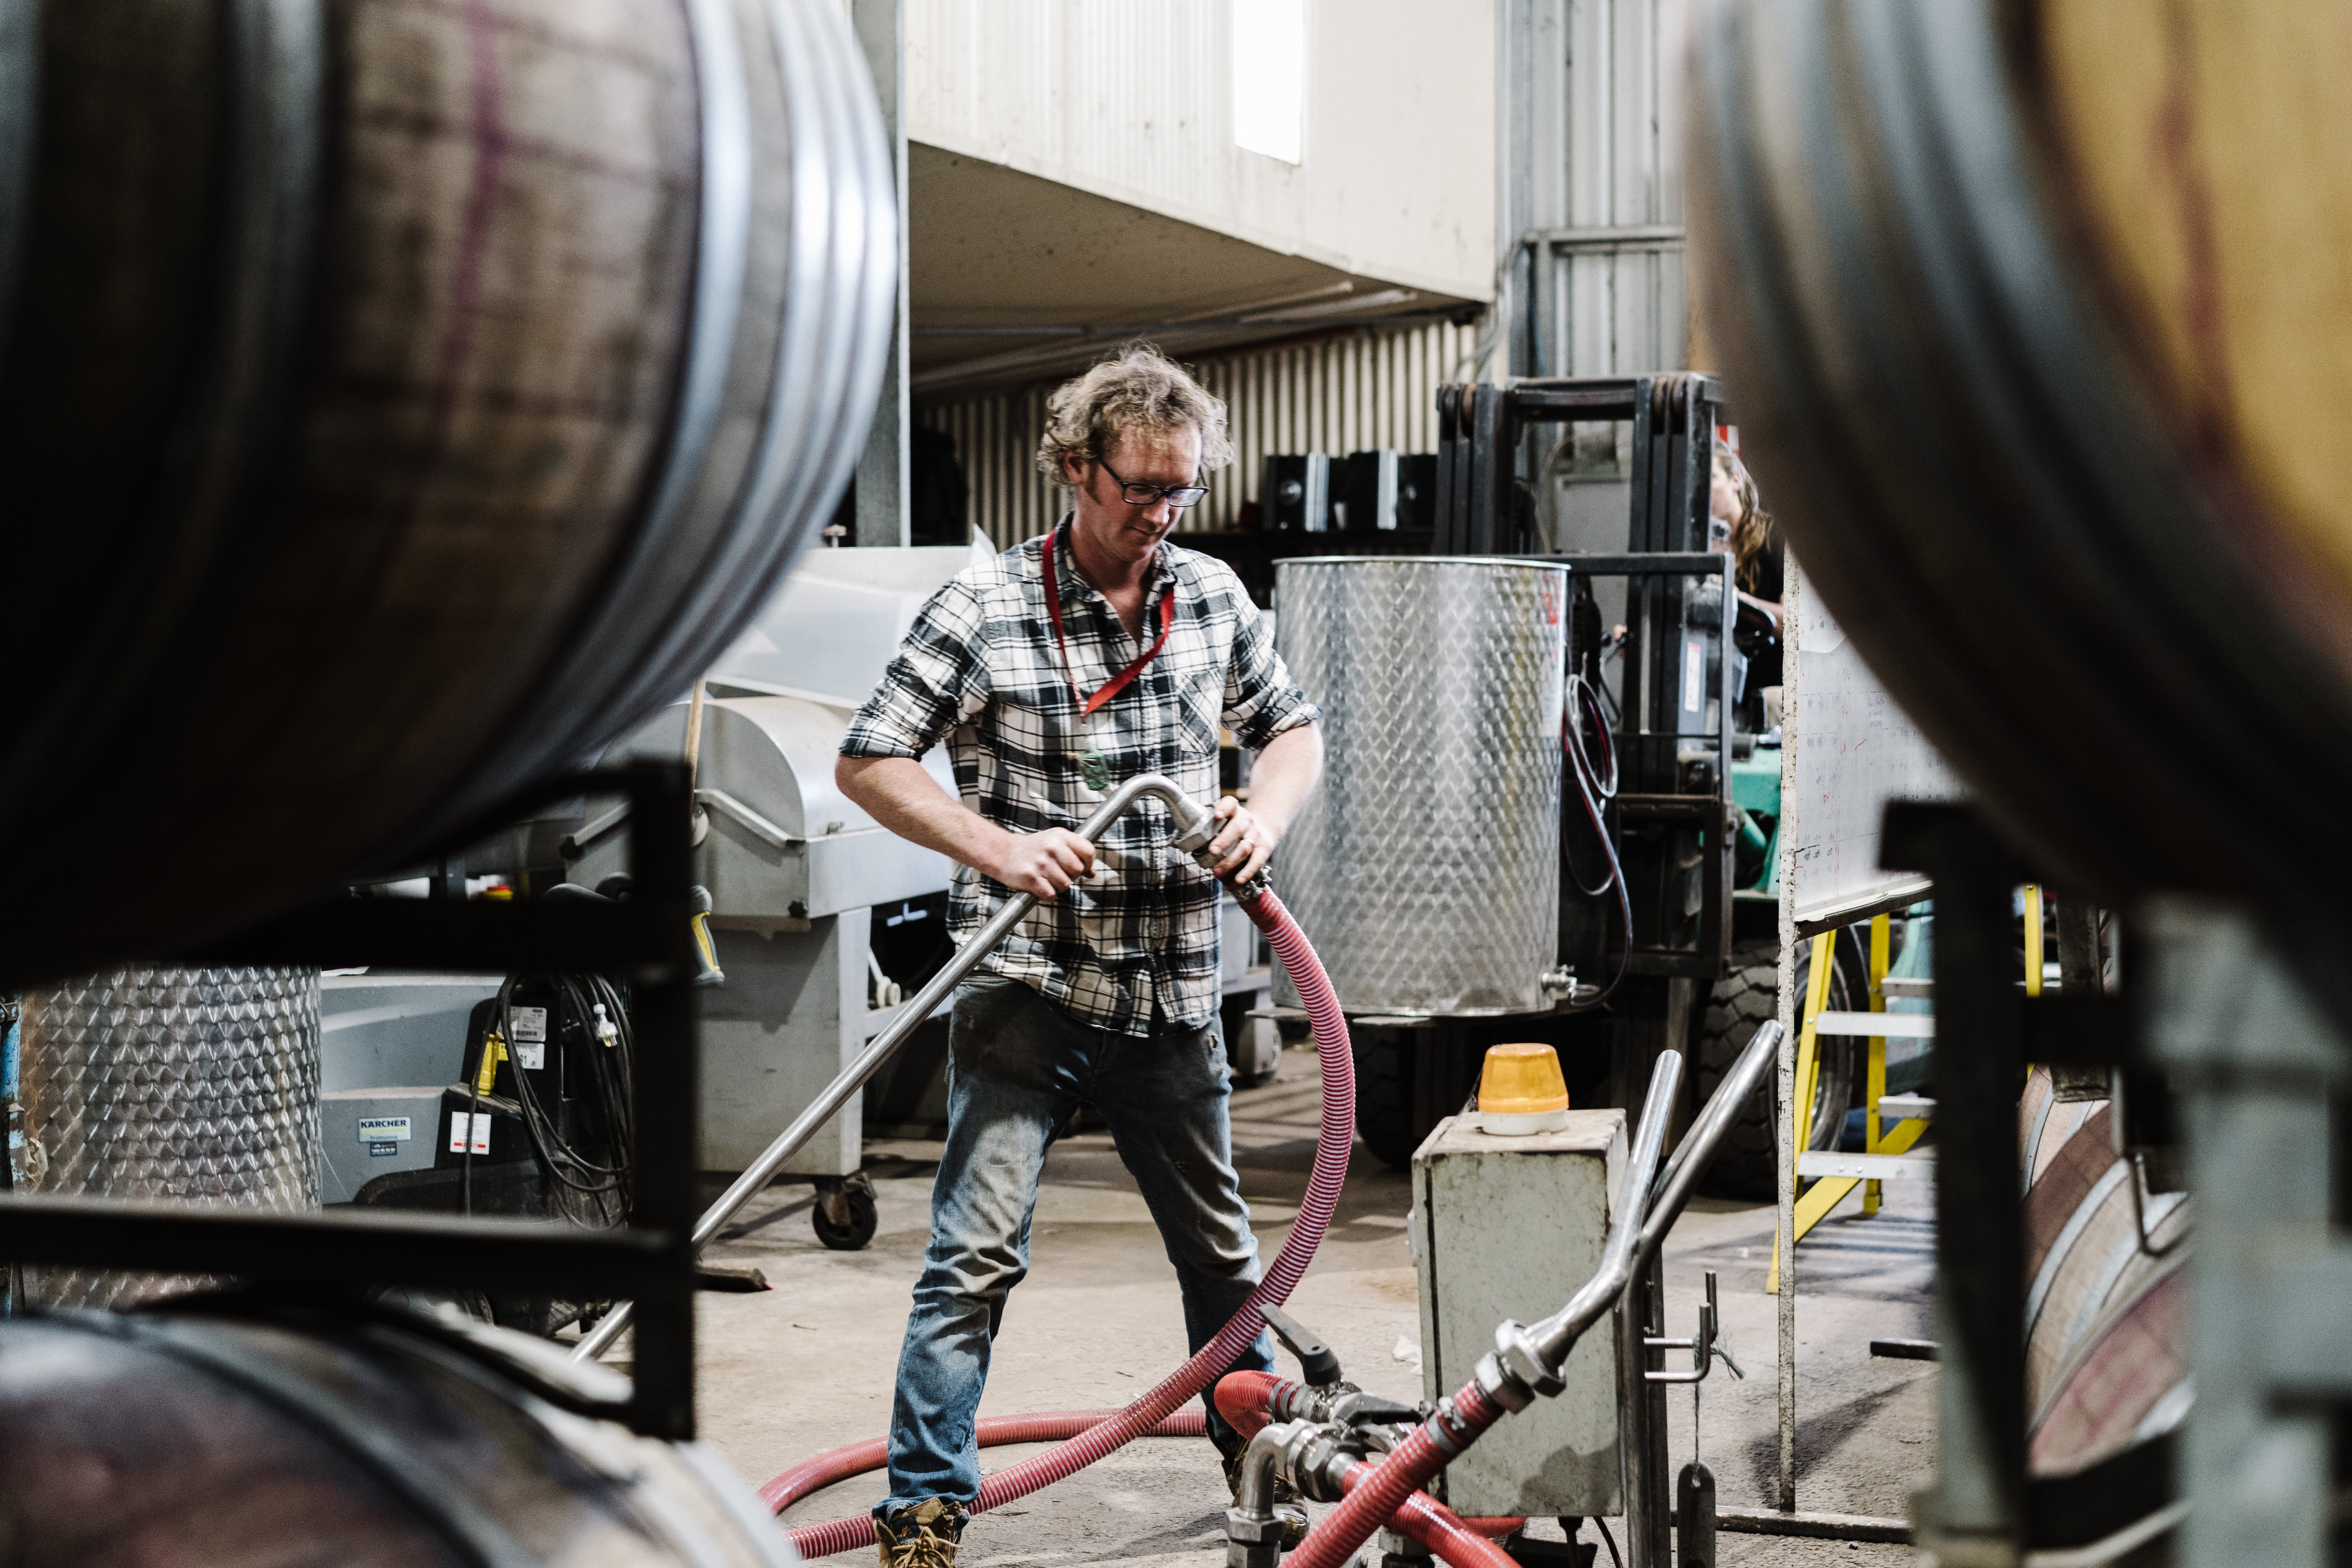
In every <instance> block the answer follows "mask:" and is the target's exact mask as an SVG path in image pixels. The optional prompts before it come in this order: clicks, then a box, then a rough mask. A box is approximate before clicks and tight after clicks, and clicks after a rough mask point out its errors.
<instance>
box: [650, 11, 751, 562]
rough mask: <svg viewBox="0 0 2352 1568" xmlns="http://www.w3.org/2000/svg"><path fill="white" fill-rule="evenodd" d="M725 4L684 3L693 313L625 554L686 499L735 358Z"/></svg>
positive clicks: (744, 117) (741, 213)
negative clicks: (694, 150) (697, 175)
mask: <svg viewBox="0 0 2352 1568" xmlns="http://www.w3.org/2000/svg"><path fill="white" fill-rule="evenodd" d="M731 11H732V7H730V5H728V3H727V0H687V4H686V16H687V33H688V43H689V47H691V48H692V50H693V54H694V79H695V89H696V90H695V98H696V102H697V106H698V112H699V116H700V125H699V129H700V132H701V140H702V147H701V153H702V162H701V180H700V184H699V188H698V191H697V193H696V213H695V237H694V251H695V254H694V309H693V316H692V320H691V321H690V323H689V325H688V331H687V343H686V364H685V367H684V369H683V370H682V371H681V372H680V374H679V375H678V389H677V404H676V405H675V406H674V408H673V410H672V412H671V415H670V427H669V433H668V440H667V443H666V445H665V451H664V454H663V458H662V468H661V472H660V475H659V476H658V477H657V478H656V479H655V481H654V484H653V488H652V491H651V498H652V499H651V500H649V501H648V502H647V503H646V515H645V519H644V521H643V522H642V524H641V525H640V527H639V528H638V530H637V539H636V542H635V546H634V547H633V549H632V551H631V553H632V554H641V553H642V552H646V551H648V550H649V549H651V548H652V547H654V546H655V545H656V542H658V541H659V539H660V538H661V536H662V535H663V534H664V533H666V532H667V531H668V528H669V525H670V523H671V521H672V520H673V519H675V518H676V517H677V514H678V513H679V511H680V510H683V509H684V508H685V507H686V505H687V504H688V502H689V501H690V500H692V499H693V495H694V491H695V489H696V488H697V486H698V483H699V481H700V480H701V478H702V470H703V464H704V462H705V460H706V459H707V458H709V453H710V444H711V441H712V438H713V437H715V436H716V435H717V433H718V429H719V407H720V405H722V404H723V403H724V401H725V399H726V394H727V377H728V372H729V371H730V369H732V368H733V365H734V360H735V327H736V321H737V319H738V317H739V316H740V314H741V312H742V308H743V277H744V272H745V269H746V268H747V267H748V266H749V262H750V247H751V94H750V89H749V88H748V87H747V86H746V85H745V82H744V79H743V52H742V43H741V40H740V38H738V37H737V36H736V32H735V19H734V16H732V14H731Z"/></svg>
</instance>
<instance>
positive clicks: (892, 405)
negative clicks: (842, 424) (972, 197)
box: [850, 0, 914, 545]
mask: <svg viewBox="0 0 2352 1568" xmlns="http://www.w3.org/2000/svg"><path fill="white" fill-rule="evenodd" d="M850 16H851V20H852V21H853V22H854V23H855V24H856V28H857V42H858V44H859V45H860V46H861V47H863V48H864V49H865V50H866V65H867V66H868V67H869V68H872V70H873V72H874V87H875V90H876V91H877V93H878V94H879V95H880V96H881V100H882V121H883V124H884V126H885V127H886V128H887V130H888V132H889V135H890V149H891V163H892V165H893V166H894V167H895V169H896V170H897V182H898V321H897V323H896V325H895V326H894V327H893V328H892V331H891V334H890V363H889V364H888V365H887V368H885V370H884V371H883V373H882V396H881V403H880V405H879V406H878V407H877V408H876V409H875V411H874V428H873V430H872V432H871V433H870V434H869V435H867V437H866V451H865V453H864V455H863V456H861V457H860V458H858V460H857V479H856V520H855V521H854V522H853V523H852V525H851V529H850V542H851V543H853V544H863V545H904V544H906V543H907V542H908V540H909V538H910V537H911V520H912V517H913V511H914V507H913V495H912V492H911V490H910V489H909V483H910V481H909V478H908V468H907V452H908V408H907V121H906V117H905V114H904V112H903V109H904V105H905V101H906V94H907V63H906V48H905V47H904V46H905V28H906V16H907V11H906V3H905V0H851V4H850Z"/></svg>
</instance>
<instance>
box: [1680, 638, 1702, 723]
mask: <svg viewBox="0 0 2352 1568" xmlns="http://www.w3.org/2000/svg"><path fill="white" fill-rule="evenodd" d="M1705 702H1706V639H1705V638H1703V637H1693V638H1691V639H1690V640H1689V641H1688V642H1686V643H1685V644H1683V711H1684V712H1685V713H1696V712H1697V711H1698V710H1699V709H1700V708H1701V706H1703V705H1704V704H1705Z"/></svg>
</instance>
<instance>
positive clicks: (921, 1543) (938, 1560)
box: [874, 1497, 969, 1568]
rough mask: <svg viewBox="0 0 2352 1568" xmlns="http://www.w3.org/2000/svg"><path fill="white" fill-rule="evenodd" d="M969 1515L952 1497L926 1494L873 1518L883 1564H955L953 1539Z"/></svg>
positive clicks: (927, 1567) (894, 1567) (907, 1567)
mask: <svg viewBox="0 0 2352 1568" xmlns="http://www.w3.org/2000/svg"><path fill="white" fill-rule="evenodd" d="M968 1517H969V1516H968V1515H966V1514H965V1512H964V1511H963V1505H962V1504H961V1503H959V1502H957V1501H956V1500H954V1499H953V1498H943V1497H934V1498H925V1499H924V1500H922V1501H920V1502H916V1503H908V1505H907V1506H906V1507H904V1508H895V1509H892V1510H890V1511H889V1512H888V1513H887V1514H885V1515H883V1516H882V1517H881V1518H879V1519H877V1520H876V1521H874V1539H875V1542H877V1544H878V1545H879V1546H880V1547H881V1549H882V1568H955V1554H956V1542H957V1541H958V1540H960V1539H961V1537H962V1535H963V1526H964V1521H965V1519H966V1518H968Z"/></svg>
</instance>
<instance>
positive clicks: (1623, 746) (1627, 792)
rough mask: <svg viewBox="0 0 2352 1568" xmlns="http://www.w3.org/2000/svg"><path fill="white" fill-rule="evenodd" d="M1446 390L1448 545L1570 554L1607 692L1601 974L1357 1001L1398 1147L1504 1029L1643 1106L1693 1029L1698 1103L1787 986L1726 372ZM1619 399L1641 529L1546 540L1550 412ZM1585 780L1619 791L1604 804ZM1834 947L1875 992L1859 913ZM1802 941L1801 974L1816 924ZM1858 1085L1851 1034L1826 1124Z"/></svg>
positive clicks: (1367, 1126) (1570, 809) (1370, 1111)
mask: <svg viewBox="0 0 2352 1568" xmlns="http://www.w3.org/2000/svg"><path fill="white" fill-rule="evenodd" d="M1437 407H1438V422H1439V436H1440V444H1439V451H1438V460H1437V465H1436V468H1437V472H1436V489H1437V495H1436V501H1435V508H1434V511H1435V517H1434V527H1433V531H1432V537H1431V542H1430V552H1431V553H1432V554H1434V555H1471V556H1490V557H1491V556H1508V557H1515V558H1520V559H1527V560H1534V561H1542V562H1546V563H1554V564H1564V565H1566V566H1568V567H1569V568H1570V572H1571V574H1572V575H1571V581H1572V582H1573V584H1574V589H1573V593H1574V598H1573V601H1572V613H1571V616H1570V630H1569V637H1568V655H1567V657H1568V661H1569V673H1570V676H1571V677H1572V678H1580V679H1581V683H1582V689H1584V690H1587V691H1589V692H1591V693H1593V694H1595V695H1596V696H1597V697H1598V699H1599V707H1600V709H1601V711H1586V712H1578V711H1576V707H1577V702H1576V700H1575V699H1571V711H1570V721H1571V722H1573V723H1576V724H1578V725H1579V726H1580V735H1579V736H1578V737H1577V738H1578V739H1579V740H1580V741H1581V742H1582V743H1583V747H1584V749H1585V751H1586V752H1587V754H1588V755H1610V757H1611V762H1612V764H1613V765H1611V766H1609V767H1608V768H1607V769H1606V771H1607V772H1608V773H1612V774H1613V775H1614V776H1613V777H1612V778H1609V779H1607V780H1605V781H1601V788H1600V789H1588V788H1587V787H1585V786H1584V785H1582V784H1580V773H1584V772H1585V770H1584V769H1582V768H1580V766H1579V765H1576V764H1574V763H1571V764H1570V766H1568V767H1567V768H1565V769H1564V770H1563V780H1562V789H1561V815H1562V820H1561V832H1560V845H1561V850H1560V853H1561V865H1560V868H1559V889H1560V918H1559V962H1560V963H1561V964H1562V965H1564V966H1566V967H1567V968H1569V969H1570V970H1572V971H1573V972H1574V973H1576V974H1577V975H1578V976H1579V977H1580V981H1582V982H1585V984H1580V985H1579V987H1578V992H1577V994H1576V996H1575V997H1574V998H1572V999H1570V1000H1568V1001H1565V1002H1563V1004H1562V1005H1561V1007H1560V1008H1559V1011H1558V1012H1557V1013H1555V1014H1549V1015H1530V1016H1526V1017H1523V1018H1516V1017H1515V1018H1511V1019H1505V1020H1495V1021H1486V1020H1478V1021H1472V1020H1459V1021H1454V1020H1429V1021H1426V1022H1423V1023H1421V1024H1419V1025H1417V1026H1410V1027H1407V1026H1402V1022H1401V1021H1400V1022H1399V1023H1394V1024H1390V1023H1383V1022H1381V1021H1379V1020H1364V1021H1362V1022H1361V1024H1360V1026H1359V1029H1358V1034H1359V1040H1360V1043H1359V1047H1358V1057H1359V1060H1358V1064H1357V1065H1358V1074H1359V1085H1360V1088H1359V1091H1358V1112H1357V1115H1358V1122H1359V1130H1360V1131H1361V1132H1362V1134H1363V1136H1364V1139H1365V1142H1366V1143H1367V1144H1368V1145H1369V1146H1370V1148H1371V1149H1372V1151H1373V1152H1375V1153H1376V1154H1377V1155H1379V1156H1380V1157H1381V1159H1382V1160H1384V1161H1386V1162H1387V1163H1391V1164H1394V1165H1399V1166H1402V1165H1403V1164H1406V1163H1409V1162H1410V1160H1411V1158H1412V1150H1413V1149H1414V1148H1416V1147H1417V1146H1418V1145H1419V1144H1420V1142H1421V1141H1422V1140H1423V1138H1424V1137H1425V1136H1427V1134H1428V1131H1429V1130H1430V1129H1431V1128H1432V1127H1433V1126H1434V1125H1435V1124H1436V1123H1437V1121H1440V1120H1441V1119H1443V1118H1444V1117H1445V1116H1447V1115H1449V1114H1451V1113H1452V1112H1453V1111H1454V1110H1455V1109H1456V1108H1458V1107H1459V1106H1460V1105H1462V1104H1463V1103H1464V1101H1465V1100H1466V1099H1467V1098H1468V1096H1469V1095H1470V1094H1472V1093H1474V1092H1475V1087H1476V1077H1477V1072H1478V1068H1479V1063H1480V1061H1481V1060H1482V1059H1483V1058H1484V1054H1485V1050H1486V1047H1487V1046H1488V1045H1490V1044H1495V1043H1498V1042H1499V1041H1501V1040H1503V1039H1541V1040H1544V1041H1546V1042H1547V1043H1549V1044H1552V1045H1554V1046H1556V1047H1559V1051H1560V1056H1561V1060H1562V1064H1563V1066H1564V1067H1566V1068H1568V1070H1569V1072H1570V1079H1571V1084H1570V1088H1571V1091H1572V1092H1574V1093H1575V1094H1576V1099H1577V1102H1578V1103H1580V1104H1585V1105H1594V1104H1598V1105H1612V1106H1621V1107H1629V1108H1630V1107H1632V1106H1633V1105H1636V1104H1638V1103H1639V1100H1640V1098H1641V1094H1642V1089H1643V1085H1645V1084H1646V1083H1647V1082H1648V1080H1649V1076H1650V1068H1651V1064H1652V1063H1653V1062H1654V1060H1655V1059H1656V1058H1657V1056H1658V1054H1659V1053H1660V1052H1662V1051H1666V1050H1680V1051H1683V1052H1685V1055H1686V1057H1687V1058H1689V1060H1690V1065H1691V1067H1692V1068H1694V1069H1695V1070H1693V1071H1692V1072H1691V1073H1689V1074H1688V1075H1686V1077H1685V1082H1686V1083H1688V1084H1689V1085H1690V1086H1691V1092H1692V1094H1693V1096H1694V1097H1695V1098H1694V1099H1693V1100H1692V1103H1693V1104H1696V1103H1698V1102H1699V1101H1701V1100H1704V1099H1705V1098H1706V1096H1707V1095H1708V1094H1709V1093H1711V1092H1713V1089H1714V1088H1715V1085H1716V1084H1717V1082H1718V1081H1720V1079H1721V1077H1722V1075H1723V1073H1724V1072H1725V1071H1726V1070H1727V1068H1729V1066H1730V1064H1731V1062H1732V1060H1733V1059H1734V1058H1735V1057H1736V1055H1737V1053H1738V1048H1739V1047H1740V1046H1741V1045H1743V1044H1744V1043H1745V1042H1746V1041H1747V1039H1748V1037H1749V1035H1751V1034H1752V1033H1753V1032H1754V1029H1755V1026H1757V1025H1758V1024H1759V1023H1761V1022H1762V1021H1763V1020H1765V1019H1767V1018H1769V1017H1772V1016H1776V1014H1777V1010H1778V996H1779V963H1780V914H1779V910H1780V905H1779V883H1780V874H1779V872H1780V844H1779V838H1778V826H1779V819H1780V747H1779V739H1780V735H1779V725H1778V719H1777V716H1776V715H1770V714H1768V713H1767V711H1766V709H1765V704H1764V702H1763V700H1762V694H1761V692H1760V691H1759V690H1758V689H1754V688H1753V686H1752V685H1751V683H1749V682H1748V681H1747V680H1746V675H1747V666H1748V659H1749V658H1750V657H1751V656H1752V655H1755V654H1759V653H1760V652H1761V651H1762V650H1763V649H1765V648H1766V647H1777V642H1778V636H1779V630H1778V628H1777V627H1776V626H1773V624H1772V621H1771V617H1770V616H1767V615H1765V614H1764V613H1762V612H1761V611H1759V610H1757V609H1755V608H1754V607H1753V606H1752V605H1744V604H1742V603H1741V601H1740V600H1739V598H1738V595H1737V593H1736V592H1735V584H1734V583H1733V580H1732V565H1733V563H1732V558H1731V557H1730V556H1729V555H1727V554H1721V553H1715V552H1710V550H1709V548H1708V542H1709V528H1708V523H1709V516H1708V511H1709V508H1708V500H1709V483H1710V477H1711V470H1712V464H1713V458H1714V447H1715V442H1716V439H1717V427H1718V426H1724V425H1727V424H1728V423H1729V416H1728V411H1727V394H1726V392H1725V389H1724V385H1723V383H1722V382H1721V381H1719V380H1718V379H1717V378H1716V377H1713V376H1710V375H1706V374H1690V373H1685V374H1660V375H1648V376H1606V377H1579V378H1572V379H1531V380H1520V381H1514V382H1510V383H1508V384H1502V385H1496V384H1484V383H1481V384H1454V385H1447V386H1444V387H1442V388H1440V389H1439V391H1438V395H1437ZM1620 421H1622V422H1625V423H1628V424H1629V425H1630V426H1631V430H1632V449H1631V454H1630V459H1631V460H1630V468H1631V476H1630V477H1631V480H1632V484H1631V492H1632V496H1631V514H1630V517H1629V519H1628V526H1627V535H1626V547H1625V549H1624V550H1623V551H1622V552H1613V553H1605V554H1604V553H1598V552H1568V553H1561V552H1554V551H1552V550H1550V549H1549V541H1547V540H1546V539H1545V538H1544V537H1543V536H1542V531H1541V529H1540V528H1539V527H1538V510H1537V507H1538V503H1537V494H1536V486H1537V484H1538V483H1542V482H1547V480H1546V479H1545V476H1543V475H1542V474H1541V473H1540V472H1539V471H1538V470H1539V469H1540V468H1543V467H1544V466H1545V465H1546V463H1547V454H1548V453H1549V451H1550V450H1551V449H1552V447H1551V442H1550V440H1549V437H1548V435H1547V427H1549V426H1564V425H1574V424H1586V423H1606V422H1620ZM1608 578H1619V579H1622V580H1623V582H1624V584H1625V612H1624V621H1623V629H1622V637H1619V636H1618V635H1617V634H1616V633H1615V632H1614V631H1613V629H1612V628H1608V627H1604V626H1602V625H1601V619H1602V617H1601V613H1600V608H1599V605H1598V604H1597V602H1596V601H1595V599H1594V596H1593V593H1592V586H1593V584H1594V583H1595V582H1596V581H1600V580H1602V579H1608ZM1612 666H1613V670H1612V668H1611V667H1612ZM1569 689H1570V691H1571V692H1573V691H1576V690H1577V689H1578V685H1577V682H1576V680H1575V679H1571V680H1570V685H1569ZM1602 730H1605V731H1606V733H1605V734H1604V733H1601V732H1600V731H1602ZM1603 791H1605V795H1603ZM1588 795H1601V796H1603V797H1601V798H1593V799H1591V800H1590V814H1588V810H1589V808H1588ZM1596 826H1597V827H1598V828H1599V832H1596ZM1604 836H1605V838H1606V843H1605V844H1603V843H1602V842H1601V838H1602V837H1604ZM1612 879H1614V883H1613V885H1612ZM1593 889H1600V893H1599V894H1596V893H1595V892H1594V891H1593ZM1835 952H1836V954H1837V958H1836V963H1837V967H1838V973H1837V974H1836V975H1834V976H1833V977H1832V990H1831V996H1832V1000H1831V1003H1830V1005H1832V1006H1833V1007H1844V1006H1847V1005H1850V1000H1851V998H1853V997H1858V996H1860V995H1862V994H1863V993H1864V982H1863V979H1862V975H1863V973H1864V970H1863V968H1862V964H1863V954H1862V951H1861V949H1860V946H1859V943H1858V942H1856V940H1855V938H1854V937H1853V933H1851V932H1847V933H1844V934H1843V935H1842V936H1841V938H1840V940H1839V942H1837V943H1836V944H1835ZM1798 963H1799V965H1800V971H1801V972H1800V973H1799V974H1798V976H1797V977H1796V984H1798V985H1799V986H1800V987H1802V986H1803V985H1805V984H1807V975H1806V973H1804V971H1805V970H1807V969H1809V968H1810V964H1811V953H1810V944H1800V947H1799V956H1798ZM1856 1087H1857V1086H1856V1083H1855V1066H1854V1059H1853V1056H1852V1054H1851V1053H1850V1052H1839V1053H1832V1055H1831V1056H1828V1057H1825V1058H1824V1059H1823V1062H1822V1074H1821V1082H1820V1089H1819V1091H1818V1094H1817V1097H1816V1101H1815V1112H1814V1116H1813V1119H1812V1121H1813V1124H1812V1127H1811V1136H1810V1139H1809V1142H1810V1144H1811V1147H1815V1148H1827V1147H1833V1146H1834V1145H1835V1143H1836V1141H1837V1139H1838V1137H1839V1134H1840V1132H1841V1131H1842V1130H1843V1124H1844V1121H1845V1112H1846V1108H1847V1106H1848V1105H1849V1104H1850V1103H1851V1102H1852V1100H1853V1093H1854V1090H1855V1088H1856ZM1773 1092H1774V1090H1773V1089H1772V1087H1771V1086H1770V1084H1769V1080H1768V1087H1767V1088H1766V1089H1765V1090H1764V1091H1762V1092H1760V1093H1759V1095H1758V1097H1757V1100H1756V1102H1755V1103H1753V1104H1752V1105H1750V1106H1749V1107H1748V1110H1747V1112H1746V1114H1745V1115H1744V1116H1743V1118H1742V1120H1741V1121H1740V1123H1739V1124H1738V1126H1737V1127H1736V1128H1735V1129H1734V1131H1733V1132H1732V1134H1731V1137H1730V1139H1729V1141H1728V1142H1727V1144H1726V1146H1725V1148H1724V1150H1723V1152H1721V1154H1720V1155H1718V1157H1717V1165H1716V1174H1715V1178H1714V1180H1715V1184H1716V1185H1717V1187H1718V1188H1719V1189H1720V1190H1722V1191H1725V1192H1727V1193H1733V1194H1740V1195H1750V1196H1769V1194H1771V1192H1772V1190H1773V1183H1774V1154H1773V1145H1774V1140H1773V1133H1772V1126H1773V1119H1772V1116H1773V1109H1774V1108H1773V1106H1772V1104H1771V1102H1770V1099H1769V1096H1770V1095H1771V1094H1772V1093H1773Z"/></svg>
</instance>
